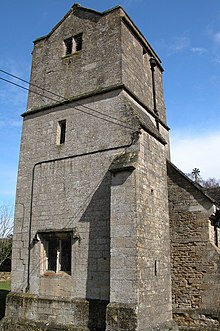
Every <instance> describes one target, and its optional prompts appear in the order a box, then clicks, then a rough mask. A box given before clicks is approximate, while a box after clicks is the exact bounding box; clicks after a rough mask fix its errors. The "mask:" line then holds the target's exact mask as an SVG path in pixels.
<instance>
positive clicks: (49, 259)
mask: <svg viewBox="0 0 220 331" xmlns="http://www.w3.org/2000/svg"><path fill="white" fill-rule="evenodd" d="M41 236H42V244H43V248H44V253H43V256H44V268H43V270H42V271H43V272H46V271H53V272H55V273H59V272H61V271H63V272H65V273H68V274H71V259H72V258H71V256H72V255H71V251H72V240H71V234H70V233H68V232H67V233H61V232H59V233H56V232H52V233H45V234H42V235H41Z"/></svg>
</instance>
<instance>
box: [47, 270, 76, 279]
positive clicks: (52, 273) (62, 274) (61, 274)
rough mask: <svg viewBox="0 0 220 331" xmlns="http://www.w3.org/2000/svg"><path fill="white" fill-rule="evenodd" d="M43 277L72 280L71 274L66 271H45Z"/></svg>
mask: <svg viewBox="0 0 220 331" xmlns="http://www.w3.org/2000/svg"><path fill="white" fill-rule="evenodd" d="M41 277H43V278H47V277H48V278H70V277H71V274H70V273H68V272H65V271H59V272H55V271H50V270H48V271H45V272H44V273H43V274H42V275H41Z"/></svg>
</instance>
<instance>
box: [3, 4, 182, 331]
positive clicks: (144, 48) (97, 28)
mask: <svg viewBox="0 0 220 331" xmlns="http://www.w3.org/2000/svg"><path fill="white" fill-rule="evenodd" d="M162 72H163V69H162V67H161V62H160V59H159V58H158V56H157V55H156V53H155V52H154V50H153V49H152V48H151V46H150V45H149V44H148V42H147V41H146V39H145V38H144V37H143V35H142V34H141V32H140V31H139V30H138V28H137V27H136V26H135V25H134V23H133V22H132V21H131V19H130V18H129V17H128V15H127V14H126V13H125V12H124V10H123V9H122V8H121V7H120V6H118V7H115V8H113V9H111V10H108V11H106V12H103V13H99V12H96V11H94V10H90V9H87V8H83V7H80V6H79V5H74V6H73V7H72V8H71V10H70V11H69V12H68V13H67V14H66V16H65V17H64V18H63V19H62V20H61V22H59V23H58V24H57V25H56V26H55V27H54V28H53V29H52V31H51V32H50V33H49V34H48V35H46V36H44V37H42V38H39V39H37V40H36V41H35V42H34V50H33V62H32V71H31V85H30V92H29V97H28V105H27V111H26V112H25V113H24V114H23V115H22V116H23V119H24V120H23V131H22V140H21V150H20V162H19V172H18V183H17V196H16V211H15V230H14V246H13V266H12V293H11V295H10V296H9V297H8V301H7V313H6V317H5V321H4V325H5V326H4V330H12V329H16V330H22V331H23V330H25V331H29V330H74V331H76V330H77V331H78V330H80V331H89V330H91V331H92V330H93V331H95V330H96V331H105V330H106V331H116V330H117V331H118V330H120V331H153V330H157V331H159V330H160V331H166V330H177V326H176V324H175V323H174V322H173V320H172V306H171V270H170V269H171V268H170V238H169V215H168V190H167V169H166V159H167V157H169V133H168V132H169V128H168V127H167V124H166V113H165V106H164V98H163V88H162Z"/></svg>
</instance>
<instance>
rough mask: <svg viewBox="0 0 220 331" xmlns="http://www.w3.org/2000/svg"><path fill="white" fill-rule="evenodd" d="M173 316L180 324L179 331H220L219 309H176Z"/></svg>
mask: <svg viewBox="0 0 220 331" xmlns="http://www.w3.org/2000/svg"><path fill="white" fill-rule="evenodd" d="M173 317H174V320H175V321H176V323H177V324H178V325H179V331H220V314H219V311H217V310H216V311H211V310H210V311H209V310H201V309H195V310H194V309H189V310H185V309H184V310H182V311H181V310H178V311H177V310H175V311H174V312H173Z"/></svg>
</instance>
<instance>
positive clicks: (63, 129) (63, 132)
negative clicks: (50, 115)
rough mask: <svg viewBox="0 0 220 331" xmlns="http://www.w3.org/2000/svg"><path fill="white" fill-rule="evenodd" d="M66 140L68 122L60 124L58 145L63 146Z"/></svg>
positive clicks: (60, 122) (64, 121)
mask: <svg viewBox="0 0 220 331" xmlns="http://www.w3.org/2000/svg"><path fill="white" fill-rule="evenodd" d="M65 139H66V120H63V121H59V122H58V144H59V145H62V144H64V143H65Z"/></svg>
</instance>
